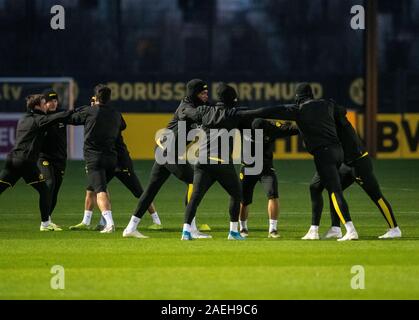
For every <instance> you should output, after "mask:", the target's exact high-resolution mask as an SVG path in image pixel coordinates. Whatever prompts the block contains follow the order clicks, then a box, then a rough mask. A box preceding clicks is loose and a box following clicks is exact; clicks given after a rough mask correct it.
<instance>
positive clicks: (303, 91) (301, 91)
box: [295, 82, 313, 103]
mask: <svg viewBox="0 0 419 320" xmlns="http://www.w3.org/2000/svg"><path fill="white" fill-rule="evenodd" d="M312 98H313V91H312V90H311V87H310V85H309V84H308V83H307V82H303V83H299V84H297V87H296V88H295V101H297V103H298V101H302V100H306V99H312Z"/></svg>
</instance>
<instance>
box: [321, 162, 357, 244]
mask: <svg viewBox="0 0 419 320" xmlns="http://www.w3.org/2000/svg"><path fill="white" fill-rule="evenodd" d="M339 176H340V182H341V184H342V190H346V189H347V188H349V187H350V186H351V185H352V184H353V183H354V182H355V177H354V175H353V172H352V168H350V167H348V166H346V165H344V164H343V165H341V166H340V168H339ZM329 207H330V219H331V227H330V229H329V230H328V231H327V232H326V234H325V235H324V238H325V239H330V238H341V237H342V230H341V228H340V219H339V216H338V214H337V212H336V209H335V207H334V206H333V202H332V201H331V200H329Z"/></svg>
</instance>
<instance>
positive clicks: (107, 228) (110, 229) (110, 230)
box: [100, 224, 115, 233]
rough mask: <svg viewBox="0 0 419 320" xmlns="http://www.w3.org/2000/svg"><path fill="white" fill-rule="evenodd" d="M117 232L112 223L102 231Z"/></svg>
mask: <svg viewBox="0 0 419 320" xmlns="http://www.w3.org/2000/svg"><path fill="white" fill-rule="evenodd" d="M113 232H115V226H114V225H113V224H111V225H110V226H108V225H106V226H105V228H103V230H102V231H100V233H113Z"/></svg>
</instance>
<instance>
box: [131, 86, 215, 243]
mask: <svg viewBox="0 0 419 320" xmlns="http://www.w3.org/2000/svg"><path fill="white" fill-rule="evenodd" d="M207 101H208V85H207V84H206V83H205V82H204V81H203V80H200V79H193V80H191V81H189V82H188V83H187V84H186V96H185V98H184V99H182V101H181V102H180V105H179V107H178V108H177V109H176V111H175V113H174V114H173V118H172V120H170V122H169V123H168V124H167V127H166V129H165V130H164V131H163V133H162V134H161V135H160V136H159V137H158V138H157V140H156V142H157V146H156V155H157V154H160V155H162V156H165V157H166V156H167V157H168V158H169V159H171V160H172V161H171V163H169V162H167V163H163V164H162V163H159V162H158V161H157V160H156V161H155V162H154V165H153V167H152V169H151V173H150V180H149V183H148V185H147V187H146V188H145V190H144V192H143V193H142V195H141V197H140V199H139V202H138V205H137V208H136V209H135V212H134V214H133V215H132V217H131V220H130V222H129V224H128V226H127V227H126V228H125V230H124V232H123V237H133V238H146V236H144V235H143V234H141V233H140V232H138V230H137V227H138V224H139V223H140V221H141V218H142V217H143V216H144V213H145V212H146V210H147V208H148V207H149V206H150V204H151V203H152V201H153V200H154V198H155V197H156V195H157V193H158V192H159V190H160V189H161V187H162V186H163V184H164V183H165V182H166V180H167V179H168V178H169V177H170V175H172V174H173V175H174V176H175V177H176V178H178V179H179V180H181V181H182V182H184V183H185V184H186V185H187V192H186V196H185V205H186V204H187V203H188V200H189V199H190V196H191V193H192V183H193V168H192V166H191V165H190V164H189V163H187V162H186V163H184V161H181V159H182V157H183V156H184V155H183V152H184V151H185V150H179V148H178V143H177V142H178V136H179V133H180V130H181V129H180V128H179V125H180V123H182V125H184V126H185V127H184V129H185V133H186V135H187V134H188V133H189V131H190V130H192V129H193V127H194V123H195V122H194V121H192V120H190V119H188V118H186V117H185V116H184V112H185V111H186V110H190V109H195V108H196V107H198V106H202V105H205V104H206V103H207ZM185 138H186V137H185ZM193 229H194V230H193V236H194V237H196V238H209V237H210V236H209V235H205V234H203V233H200V232H198V230H197V228H196V224H195V220H194V228H193Z"/></svg>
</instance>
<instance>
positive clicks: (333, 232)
mask: <svg viewBox="0 0 419 320" xmlns="http://www.w3.org/2000/svg"><path fill="white" fill-rule="evenodd" d="M323 238H324V239H332V238H338V239H339V238H342V230H341V228H340V227H331V228H330V229H329V230H328V231H327V232H326V234H325V235H324V236H323Z"/></svg>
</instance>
